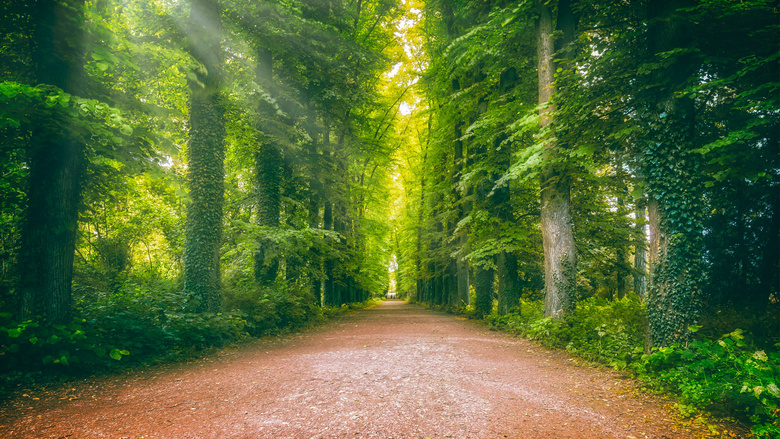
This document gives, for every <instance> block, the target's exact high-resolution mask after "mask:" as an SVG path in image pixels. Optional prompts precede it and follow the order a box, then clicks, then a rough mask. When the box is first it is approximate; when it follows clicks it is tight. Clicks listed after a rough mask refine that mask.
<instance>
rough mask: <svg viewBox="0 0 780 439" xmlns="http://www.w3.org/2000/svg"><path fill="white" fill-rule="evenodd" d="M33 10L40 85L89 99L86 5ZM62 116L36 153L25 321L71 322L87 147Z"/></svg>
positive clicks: (34, 145)
mask: <svg viewBox="0 0 780 439" xmlns="http://www.w3.org/2000/svg"><path fill="white" fill-rule="evenodd" d="M36 6H37V7H36V8H35V10H34V11H33V16H34V17H35V18H34V20H35V28H34V36H33V43H34V52H33V56H32V60H33V63H34V70H35V75H34V76H35V80H36V81H37V82H38V83H39V84H47V85H51V86H54V87H57V88H59V89H61V90H62V91H64V92H66V93H69V94H72V95H75V96H82V95H83V93H84V92H85V90H84V47H83V43H84V16H83V12H84V1H83V0H70V1H58V0H41V1H39V2H37V5H36ZM58 119H59V117H58V116H57V115H56V114H52V115H51V117H50V119H49V120H40V121H37V126H36V127H35V129H34V131H33V133H32V137H31V139H30V144H29V145H30V146H29V151H28V157H29V167H30V171H29V175H30V180H29V192H28V197H27V198H28V206H27V212H26V218H27V219H26V224H25V226H24V228H23V231H22V253H21V255H20V259H19V263H20V264H21V267H22V268H21V269H20V270H19V273H20V275H21V277H20V284H19V290H20V296H19V300H20V303H19V316H20V318H22V319H26V318H29V317H32V316H35V315H40V316H42V317H43V318H44V319H45V320H46V321H47V322H49V323H53V324H56V323H65V322H67V321H68V320H69V319H70V306H71V294H72V291H71V283H72V277H73V258H74V251H75V242H76V231H77V229H78V209H79V203H80V200H81V177H82V172H83V171H84V167H85V163H86V161H85V157H84V154H85V145H84V144H83V142H82V141H79V140H77V139H76V138H75V137H74V136H73V135H72V134H71V133H70V130H69V129H68V127H64V126H61V125H60V124H59V123H58V122H59V121H58Z"/></svg>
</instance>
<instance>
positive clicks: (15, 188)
mask: <svg viewBox="0 0 780 439" xmlns="http://www.w3.org/2000/svg"><path fill="white" fill-rule="evenodd" d="M779 8H780V5H778V2H777V1H770V0H745V1H740V2H736V1H730V0H644V1H631V2H629V1H610V2H602V1H595V0H557V1H543V0H534V1H530V0H529V1H520V2H515V1H499V0H490V1H484V0H452V1H446V0H431V1H420V0H403V1H399V0H267V1H259V0H254V1H253V0H221V1H216V0H187V1H185V0H181V1H175V0H159V1H148V0H91V1H87V0H37V1H32V0H30V1H15V2H3V4H2V5H0V11H1V14H2V17H3V19H2V20H0V74H1V75H2V76H1V77H0V79H2V82H0V130H2V135H1V136H0V155H2V157H1V158H0V186H1V187H2V190H1V191H0V311H2V313H0V327H1V328H0V329H2V330H0V354H2V356H0V362H2V366H0V369H2V370H5V371H11V370H24V369H29V368H44V369H46V368H60V369H65V368H74V367H86V368H89V367H93V366H96V365H97V366H100V365H105V364H107V363H110V362H112V361H113V362H116V360H119V359H122V358H123V357H126V359H125V362H128V361H133V360H140V359H143V358H148V357H152V356H155V355H160V353H163V352H169V353H170V352H180V350H182V349H191V348H199V347H206V346H211V345H219V344H222V343H225V342H229V341H233V340H237V339H240V338H242V337H245V336H246V335H247V334H249V335H252V336H260V335H263V334H267V333H269V332H273V331H278V330H280V329H284V328H295V327H300V326H303V325H306V324H309V323H311V322H316V321H318V320H320V319H321V318H323V316H326V315H329V314H332V313H334V312H336V310H338V309H340V308H342V307H348V306H350V304H352V305H353V306H354V305H355V304H359V303H363V302H365V301H367V300H369V299H371V298H372V297H380V296H383V295H384V294H385V293H387V292H388V291H393V292H397V293H398V294H399V295H400V296H401V297H405V298H406V299H407V300H409V301H411V302H419V303H421V304H424V305H428V306H440V307H443V308H446V309H449V310H451V311H454V312H459V313H463V314H465V315H468V316H470V317H473V318H484V319H486V320H487V321H488V322H489V323H490V324H491V325H493V326H494V327H496V328H501V329H505V330H509V331H514V332H516V333H519V334H523V335H525V336H529V337H532V338H536V339H538V340H540V341H541V342H543V343H547V344H549V345H551V346H556V347H561V348H565V349H568V350H569V351H571V352H574V353H577V354H579V355H581V356H583V357H584V358H587V359H589V360H593V361H600V362H603V363H606V364H609V365H611V366H612V367H616V368H620V369H627V370H632V371H634V372H635V373H636V374H638V375H640V376H643V377H645V378H646V379H647V380H649V381H650V382H655V384H654V385H655V386H656V388H662V389H665V390H667V391H672V392H676V393H678V394H681V395H683V398H684V399H683V400H684V401H685V404H683V406H682V408H681V410H682V411H686V410H689V408H690V407H700V408H702V407H703V408H709V409H711V410H712V411H715V412H718V413H720V414H722V415H726V416H732V417H736V418H738V419H741V420H744V421H745V422H751V423H752V425H753V426H754V427H753V430H754V433H755V434H756V435H758V436H761V435H765V436H766V437H770V436H771V435H772V434H775V433H778V432H780V426H779V425H778V419H780V406H778V404H779V403H780V389H779V388H778V386H777V382H778V381H779V380H780V368H779V366H778V358H780V354H778V347H780V344H779V343H780V163H778V161H780V110H778V108H780V107H779V106H778V100H779V99H780V90H779V89H780V64H779V62H778V61H779V57H780V52H779V51H778V48H779V47H778V45H779V43H780V25H779V24H778V23H779V22H778V16H779V15H778V10H779ZM724 334H725V335H724ZM653 380H655V381H653ZM686 404H687V405H686Z"/></svg>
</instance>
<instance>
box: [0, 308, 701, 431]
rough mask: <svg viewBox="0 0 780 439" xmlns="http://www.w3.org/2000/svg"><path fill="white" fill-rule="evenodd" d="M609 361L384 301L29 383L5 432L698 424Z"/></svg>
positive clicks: (670, 427) (3, 417)
mask: <svg viewBox="0 0 780 439" xmlns="http://www.w3.org/2000/svg"><path fill="white" fill-rule="evenodd" d="M632 389H633V388H632V386H631V383H630V382H629V381H625V380H620V379H618V377H617V375H616V374H614V373H611V372H609V371H604V370H598V369H592V368H587V367H582V366H577V365H574V364H573V362H572V361H571V360H570V359H569V357H568V356H567V355H566V354H565V353H561V352H551V351H547V350H545V349H542V348H539V347H538V346H536V345H535V344H533V343H531V342H528V341H525V340H520V339H516V338H511V337H509V336H507V335H504V334H499V333H495V332H491V331H489V330H487V329H485V328H482V327H480V326H477V325H475V324H474V323H471V322H468V321H465V320H463V319H458V318H455V317H453V316H451V315H447V314H444V313H439V312H435V311H430V310H425V309H421V308H418V307H415V306H411V305H407V304H405V303H403V302H400V301H390V302H386V303H385V304H383V305H382V306H379V307H377V308H373V309H369V310H365V311H360V312H357V313H354V314H350V315H347V316H345V317H343V318H340V319H338V320H337V321H336V322H334V323H332V324H330V325H328V326H325V327H323V328H318V329H316V330H313V331H309V332H307V333H303V334H297V335H293V336H288V337H284V338H283V339H274V340H260V341H256V342H252V343H250V344H247V345H242V346H239V347H237V348H233V349H228V350H224V351H221V352H220V353H218V354H215V355H212V356H210V357H208V358H204V359H203V360H200V361H195V362H190V363H185V364H177V365H161V366H155V367H150V368H148V369H146V370H142V371H136V372H135V373H134V375H132V376H120V377H113V378H110V377H109V378H106V377H102V378H92V379H87V380H84V381H79V382H78V383H75V384H73V383H71V384H68V385H67V386H65V387H59V388H55V389H52V388H48V389H27V390H26V391H25V392H26V393H24V394H21V393H20V394H19V395H17V396H15V397H13V398H11V399H10V400H9V401H7V402H5V403H3V404H2V406H0V437H3V438H38V437H40V438H103V437H106V438H146V437H148V438H220V439H222V438H247V439H248V438H347V437H349V438H427V437H430V438H502V437H510V438H550V439H552V438H583V439H584V438H587V439H593V438H620V439H632V438H634V439H642V438H691V437H698V436H699V433H695V432H692V431H682V430H680V429H679V428H677V427H676V426H675V424H674V423H673V422H672V421H671V420H669V419H668V414H667V412H666V411H665V410H664V409H663V408H662V406H661V404H660V403H659V402H658V400H655V399H652V398H650V397H647V396H641V395H640V396H637V394H636V392H633V391H632Z"/></svg>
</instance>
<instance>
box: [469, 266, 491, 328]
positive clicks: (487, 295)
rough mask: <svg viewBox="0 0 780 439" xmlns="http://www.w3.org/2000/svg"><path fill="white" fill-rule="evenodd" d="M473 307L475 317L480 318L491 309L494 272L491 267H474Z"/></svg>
mask: <svg viewBox="0 0 780 439" xmlns="http://www.w3.org/2000/svg"><path fill="white" fill-rule="evenodd" d="M474 271H475V273H474V292H475V293H476V297H475V298H474V302H475V303H474V308H475V310H476V317H477V318H482V317H483V316H485V315H487V314H490V313H491V312H492V311H493V282H494V278H495V272H494V271H493V269H492V268H484V267H480V266H476V267H474Z"/></svg>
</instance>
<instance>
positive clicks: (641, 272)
mask: <svg viewBox="0 0 780 439" xmlns="http://www.w3.org/2000/svg"><path fill="white" fill-rule="evenodd" d="M646 204H647V203H646V202H645V199H644V197H642V198H640V199H639V200H638V201H637V203H636V208H635V216H636V230H635V233H634V292H635V293H636V295H637V296H638V297H639V300H641V301H643V302H644V301H645V296H646V294H647V235H646V234H645V229H646V228H647V227H646V225H645V223H646V222H647V219H646V217H647V215H646V214H645V210H646V209H647V206H646Z"/></svg>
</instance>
